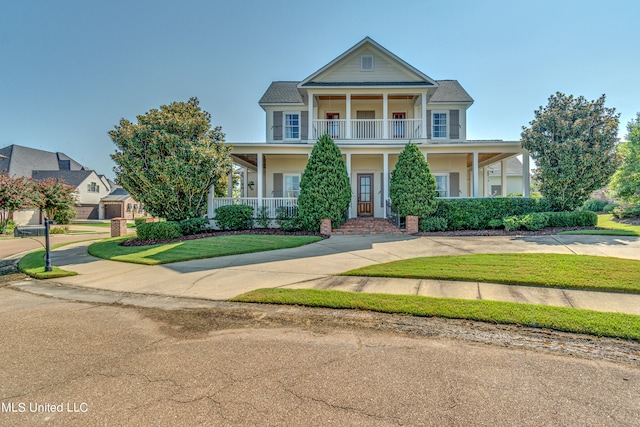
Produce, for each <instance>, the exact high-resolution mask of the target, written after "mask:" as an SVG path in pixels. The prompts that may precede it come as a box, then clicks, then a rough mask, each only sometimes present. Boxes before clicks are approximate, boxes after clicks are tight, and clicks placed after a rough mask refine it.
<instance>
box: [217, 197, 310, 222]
mask: <svg viewBox="0 0 640 427" xmlns="http://www.w3.org/2000/svg"><path fill="white" fill-rule="evenodd" d="M258 200H259V199H258V198H257V197H214V198H213V200H212V207H213V209H212V212H213V216H214V217H215V212H216V209H217V208H219V207H220V206H228V205H248V206H251V207H252V208H253V217H254V218H257V217H258V215H259V213H260V212H259V208H258V206H265V207H266V208H267V216H268V217H269V218H272V219H273V218H275V217H276V215H277V211H278V208H279V207H287V208H291V207H296V206H298V199H297V198H295V197H263V198H262V203H258Z"/></svg>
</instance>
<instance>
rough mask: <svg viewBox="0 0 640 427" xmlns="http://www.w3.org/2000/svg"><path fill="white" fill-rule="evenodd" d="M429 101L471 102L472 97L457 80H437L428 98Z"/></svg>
mask: <svg viewBox="0 0 640 427" xmlns="http://www.w3.org/2000/svg"><path fill="white" fill-rule="evenodd" d="M429 102H430V103H433V102H440V103H449V102H469V103H472V102H473V98H471V96H470V95H469V94H468V93H467V91H466V90H464V89H463V88H462V86H460V83H458V81H457V80H438V88H437V89H436V91H435V93H434V94H433V96H432V97H431V98H430V99H429Z"/></svg>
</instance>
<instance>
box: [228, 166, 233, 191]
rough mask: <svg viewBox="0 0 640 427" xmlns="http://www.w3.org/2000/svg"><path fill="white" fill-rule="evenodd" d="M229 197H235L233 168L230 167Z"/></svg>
mask: <svg viewBox="0 0 640 427" xmlns="http://www.w3.org/2000/svg"><path fill="white" fill-rule="evenodd" d="M227 197H233V168H231V169H229V174H228V175H227Z"/></svg>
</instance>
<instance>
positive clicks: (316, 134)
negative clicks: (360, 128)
mask: <svg viewBox="0 0 640 427" xmlns="http://www.w3.org/2000/svg"><path fill="white" fill-rule="evenodd" d="M325 133H326V134H328V135H329V136H330V137H331V138H333V139H345V138H346V137H347V121H346V120H345V119H335V120H334V119H331V120H313V139H318V138H320V137H321V136H322V135H324V134H325Z"/></svg>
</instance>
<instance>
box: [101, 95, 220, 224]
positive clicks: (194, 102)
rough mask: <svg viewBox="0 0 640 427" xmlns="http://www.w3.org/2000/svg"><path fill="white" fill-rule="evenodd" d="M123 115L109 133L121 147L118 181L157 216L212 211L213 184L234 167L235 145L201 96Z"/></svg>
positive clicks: (116, 158)
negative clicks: (214, 122)
mask: <svg viewBox="0 0 640 427" xmlns="http://www.w3.org/2000/svg"><path fill="white" fill-rule="evenodd" d="M137 119H138V122H137V123H136V124H134V123H131V122H129V121H128V120H125V119H121V120H120V123H119V124H118V125H116V126H115V129H114V130H111V131H110V132H109V136H110V137H111V140H112V141H113V142H114V144H115V145H116V147H117V149H116V152H115V154H112V155H111V158H112V159H113V160H114V161H115V163H116V167H115V168H114V171H115V172H116V182H117V183H118V184H119V185H121V186H122V187H123V188H124V189H125V190H127V191H128V192H129V193H130V194H131V196H132V197H133V198H134V199H136V200H137V201H138V202H140V203H142V204H143V205H144V206H145V208H146V210H147V212H148V213H150V214H151V215H153V216H157V217H162V218H166V219H168V220H175V221H179V220H183V219H188V218H195V217H200V216H202V215H204V214H205V213H206V208H207V199H208V194H209V188H210V187H211V186H212V185H215V184H217V183H218V182H219V181H221V178H223V176H224V175H226V174H227V173H228V171H229V169H230V168H231V157H230V155H229V153H230V151H231V148H230V147H229V146H225V145H224V133H222V130H221V128H220V127H219V126H218V127H215V128H213V129H211V115H210V114H209V113H207V112H206V111H203V110H201V109H200V106H199V101H198V99H197V98H191V99H189V101H188V102H173V103H171V104H169V105H163V106H161V107H160V109H159V110H158V109H152V110H150V111H149V112H147V113H146V114H145V115H140V116H138V117H137Z"/></svg>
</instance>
